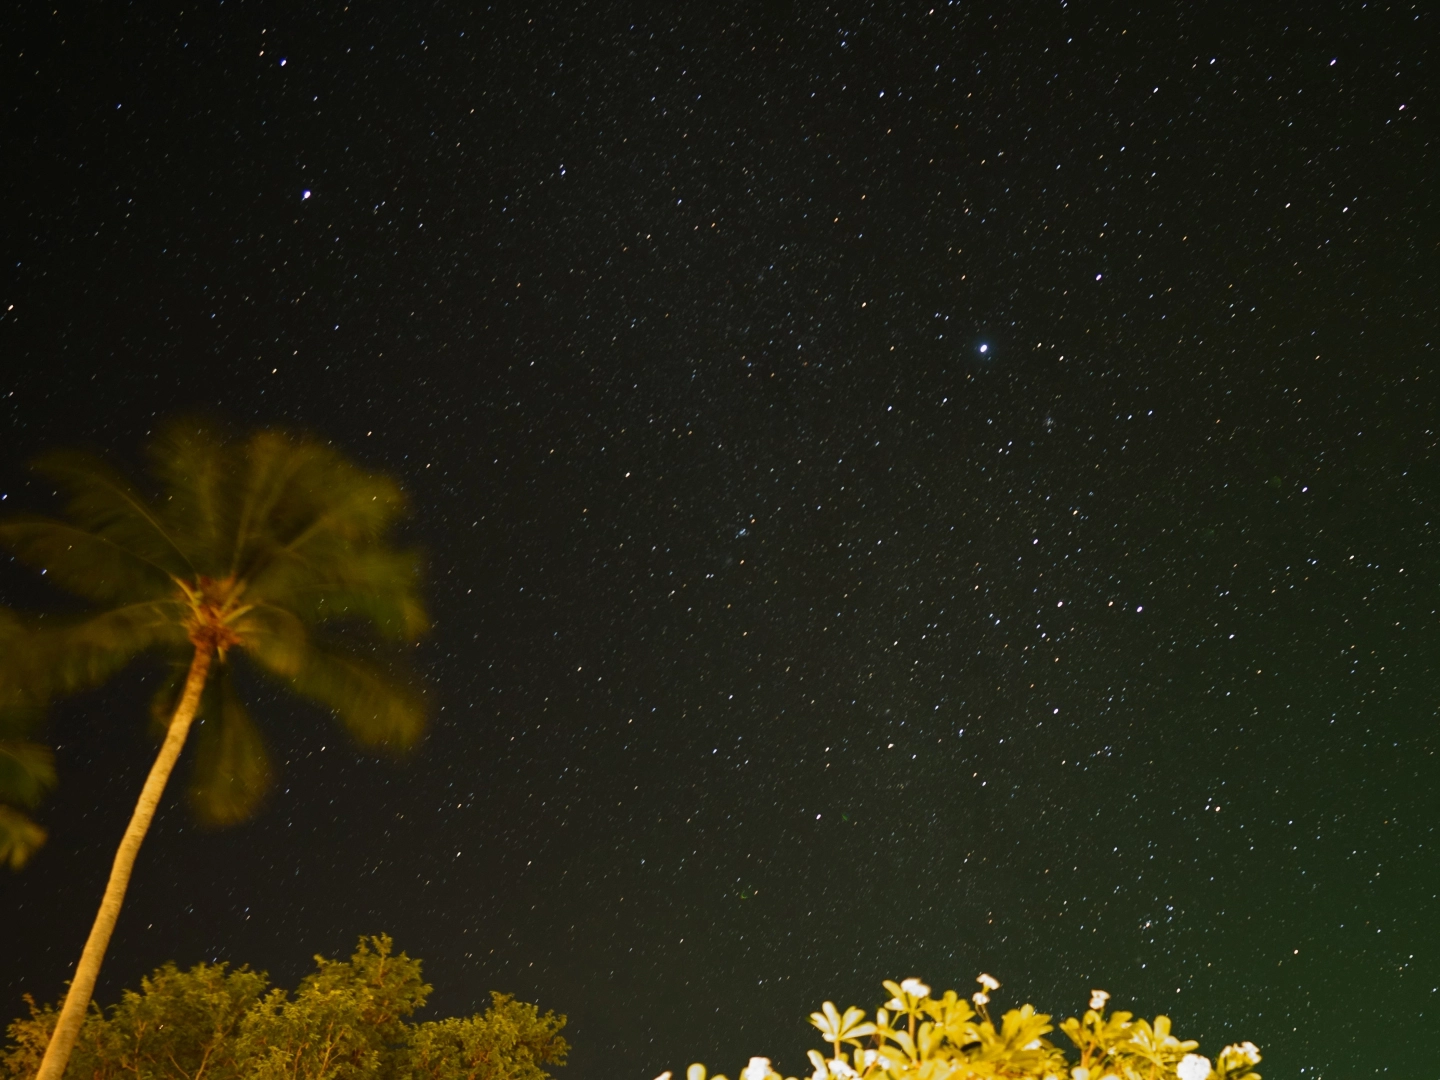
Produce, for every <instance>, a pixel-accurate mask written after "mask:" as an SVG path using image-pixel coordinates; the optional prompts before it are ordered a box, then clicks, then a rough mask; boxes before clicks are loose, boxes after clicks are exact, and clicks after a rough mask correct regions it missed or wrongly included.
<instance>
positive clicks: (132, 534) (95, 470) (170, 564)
mask: <svg viewBox="0 0 1440 1080" xmlns="http://www.w3.org/2000/svg"><path fill="white" fill-rule="evenodd" d="M35 468H36V469H38V470H39V471H40V472H41V473H43V474H44V475H46V476H48V477H50V478H51V479H52V480H54V481H55V482H56V483H58V484H59V485H60V486H61V487H62V488H64V489H65V490H66V491H67V492H68V494H69V496H70V499H69V502H68V503H67V505H66V508H65V512H66V516H67V517H68V518H69V519H70V520H71V521H73V522H74V523H75V524H76V525H78V526H79V527H80V528H82V529H84V530H86V531H87V532H92V533H94V534H95V535H97V536H101V537H104V538H105V539H107V540H109V541H111V542H112V543H114V544H115V545H116V546H118V547H122V548H125V549H126V550H127V551H130V552H133V553H134V554H135V555H137V556H139V557H140V558H142V559H144V560H145V561H146V562H150V563H154V564H155V565H156V566H159V567H162V568H163V569H164V570H165V572H166V573H168V574H170V575H171V576H173V577H193V576H194V574H195V568H194V567H193V566H191V565H190V562H189V560H188V559H186V558H185V555H184V553H183V552H182V551H181V550H180V548H179V547H178V546H177V545H176V543H175V540H174V538H173V537H171V536H170V535H169V533H168V532H166V530H165V527H164V525H163V524H162V523H161V521H160V518H159V515H158V514H157V513H156V512H155V510H154V508H153V507H151V506H150V504H149V502H148V500H146V499H145V497H144V496H143V495H141V494H140V492H139V491H137V490H136V489H135V488H134V486H133V485H131V483H130V482H129V481H128V480H126V479H125V477H124V476H122V475H121V474H120V473H118V472H116V471H115V470H114V469H112V468H111V467H110V466H109V465H107V464H105V462H103V461H101V460H100V459H99V458H97V457H95V456H93V455H91V454H86V453H82V452H80V451H77V450H58V451H54V452H52V453H49V454H46V455H44V456H43V457H41V458H39V459H38V460H37V461H36V462H35Z"/></svg>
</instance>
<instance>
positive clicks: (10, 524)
mask: <svg viewBox="0 0 1440 1080" xmlns="http://www.w3.org/2000/svg"><path fill="white" fill-rule="evenodd" d="M149 453H150V464H151V468H152V474H153V476H154V479H155V480H156V481H158V486H157V492H158V497H155V498H152V497H151V494H150V493H148V492H146V491H144V490H142V489H141V488H140V487H138V486H137V485H135V484H133V483H132V482H131V481H130V480H129V479H128V478H126V477H125V476H123V475H122V474H120V473H119V472H117V471H116V470H114V469H113V468H111V467H110V466H109V465H108V464H106V463H105V462H104V461H101V460H100V459H98V458H95V457H93V456H91V455H88V454H83V453H79V452H75V451H64V452H59V453H53V454H49V455H47V456H45V457H43V458H41V459H40V460H39V461H38V462H37V463H36V467H37V469H38V470H39V471H40V472H41V473H43V474H44V475H45V476H46V477H47V478H49V479H50V480H51V481H53V482H54V483H55V484H56V485H57V486H58V487H59V488H60V489H61V490H62V491H63V492H64V493H65V495H66V496H67V501H66V503H65V505H64V514H63V518H62V519H52V518H46V517H39V516H34V515H23V516H16V517H11V518H8V519H7V520H6V521H5V522H4V523H0V544H4V545H5V546H6V547H9V548H10V549H11V550H12V551H14V552H15V554H16V555H17V556H18V557H19V558H20V559H21V560H22V561H24V562H26V563H29V564H30V565H31V566H34V567H35V568H36V569H38V570H41V571H42V572H43V573H44V574H45V575H46V578H47V580H49V581H51V582H53V583H55V584H56V585H58V586H59V587H60V588H62V589H65V590H66V591H68V592H71V593H73V594H75V595H76V596H78V597H80V598H82V599H83V600H85V601H88V602H89V603H90V605H91V610H89V611H87V612H85V613H83V614H80V615H74V616H54V615H52V616H49V617H36V618H29V619H24V618H21V617H19V616H17V615H14V614H11V613H8V612H4V613H0V716H4V715H8V714H9V713H11V712H16V711H20V712H24V713H27V714H31V713H35V712H37V711H39V710H43V708H44V707H45V706H46V705H48V704H49V703H50V702H51V701H52V700H53V699H55V698H56V697H58V696H61V695H65V694H69V693H73V692H75V691H78V690H83V689H85V688H87V687H91V686H95V685H97V684H99V683H101V682H103V681H104V680H105V679H107V678H109V676H110V675H112V674H113V673H114V672H115V671H117V670H118V669H120V668H121V667H123V666H125V665H126V664H127V663H129V662H130V661H131V660H132V659H134V658H135V657H136V656H138V655H140V654H142V653H158V654H159V655H161V656H162V657H165V658H167V659H168V660H169V661H170V662H171V663H172V665H173V666H174V668H175V669H176V670H177V671H178V672H179V678H178V679H174V680H171V681H170V682H168V683H167V684H166V685H165V686H164V687H163V688H162V690H161V691H160V693H159V694H158V695H157V696H156V698H155V701H154V702H153V703H152V713H154V714H155V715H156V716H157V717H158V718H159V721H160V722H159V726H160V728H161V730H162V732H163V729H164V727H165V725H166V724H168V722H169V716H170V715H171V713H172V712H173V710H174V707H175V704H176V702H177V701H178V698H179V690H180V684H181V683H182V682H183V680H184V673H185V671H186V669H187V668H188V665H189V660H190V657H191V655H192V653H193V652H194V651H195V650H196V649H207V650H213V651H214V652H215V653H216V660H217V662H216V663H215V664H213V665H212V670H211V677H210V683H209V685H208V686H207V690H206V693H205V694H204V696H203V699H202V704H201V709H200V712H199V715H198V717H197V724H198V730H197V732H196V741H197V748H196V753H195V755H194V772H193V776H192V779H191V782H190V784H189V794H190V799H191V803H192V805H193V806H194V808H195V811H196V813H197V815H198V816H199V817H200V818H201V820H202V821H206V822H209V823H212V824H217V825H225V824H230V823H233V822H236V821H240V820H243V819H244V818H245V817H247V816H249V815H250V814H251V813H252V812H253V811H254V809H255V808H256V807H257V806H258V805H259V803H260V801H261V800H262V798H263V797H264V795H265V793H266V791H267V790H268V788H269V786H270V783H271V779H272V772H273V770H272V767H271V764H270V759H269V755H268V754H267V752H266V749H265V741H264V738H263V737H262V735H261V733H260V731H259V730H258V728H256V726H255V725H254V724H253V723H252V722H251V720H250V717H249V714H248V713H247V712H246V710H245V708H244V705H243V704H242V702H241V701H240V699H239V697H238V695H237V694H236V692H235V682H234V680H233V678H232V673H233V670H234V667H235V665H236V664H237V663H248V664H250V665H252V666H253V668H254V669H256V670H258V672H260V673H262V674H264V675H267V676H269V677H270V678H273V679H274V680H276V681H278V682H280V683H281V684H282V685H284V686H286V687H287V688H288V689H290V690H293V691H294V692H296V693H298V694H300V695H301V696H303V697H308V698H310V699H311V700H313V701H315V702H316V703H318V704H320V705H321V706H322V707H324V708H326V709H328V710H329V711H331V712H332V713H334V714H335V716H336V717H337V718H338V719H339V720H340V722H341V723H342V724H343V725H344V726H345V727H346V728H347V730H348V731H349V732H350V734H351V735H352V736H353V737H354V738H355V739H356V740H357V741H358V742H360V743H361V744H362V745H365V746H369V747H376V748H386V749H396V750H399V749H404V748H405V747H407V746H409V745H410V744H412V743H413V742H414V741H415V740H416V739H417V738H418V737H419V735H420V732H421V729H422V727H423V724H424V708H423V702H422V699H421V697H420V695H419V694H418V693H417V692H416V691H415V690H414V689H413V688H412V687H410V686H409V685H407V683H406V682H405V681H404V680H403V679H399V678H397V677H396V674H395V669H396V665H395V663H394V659H395V658H393V657H390V658H387V655H386V654H385V652H384V650H377V649H376V648H374V647H373V646H370V645H366V644H364V642H363V641H360V640H357V638H356V631H357V630H360V629H367V628H368V630H370V631H371V632H372V637H373V638H375V639H378V640H379V641H380V642H382V643H389V645H390V646H391V651H393V646H394V645H396V644H399V643H404V642H411V641H413V640H415V638H417V637H418V636H419V634H421V633H422V632H423V631H424V630H425V628H426V618H425V612H424V610H423V607H422V605H421V603H420V600H419V593H418V582H419V561H418V559H417V558H416V556H415V555H414V554H413V553H410V552H405V551H400V550H397V549H395V548H394V547H392V546H391V544H390V541H389V535H390V532H391V530H392V529H393V527H394V525H395V524H396V522H397V521H398V520H399V517H400V515H401V514H402V513H403V511H404V507H405V503H404V498H403V496H402V494H401V492H400V489H399V488H398V487H397V486H396V485H395V483H394V482H393V481H392V480H390V479H389V478H387V477H384V476H380V475H377V474H374V473H369V472H366V471H364V470H362V469H360V468H358V467H356V466H355V465H353V464H351V463H350V462H348V461H347V460H345V459H344V458H343V457H342V456H341V455H340V454H338V453H336V452H335V450H333V449H332V448H330V447H328V446H326V445H324V444H322V443H320V442H317V441H315V440H313V439H302V438H295V437H291V436H288V435H285V434H282V433H279V432H273V431H262V432H258V433H255V434H253V435H251V436H249V437H247V438H239V437H236V436H233V435H231V434H230V433H228V432H225V431H223V430H221V429H219V428H217V427H215V426H214V425H211V424H207V423H204V422H199V421H195V420H189V421H183V422H180V423H177V424H174V425H172V426H171V427H170V428H168V429H166V430H165V431H164V432H162V434H161V435H160V436H159V437H158V438H157V439H156V440H155V442H154V444H153V445H152V446H151V447H150V451H149ZM5 738H6V736H5V733H4V732H3V731H0V740H3V739H5ZM47 760H48V759H47ZM35 775H40V774H35ZM6 780H7V774H6V773H5V772H4V768H3V765H0V803H9V804H11V806H12V807H13V806H16V805H25V800H24V799H23V798H20V797H18V796H15V795H13V794H11V792H10V788H8V787H6V786H5V784H6ZM8 813H9V815H10V816H6V814H7V812H6V811H0V845H4V844H6V843H7V841H6V839H5V838H6V837H7V836H15V837H20V838H19V839H12V840H10V841H8V845H9V846H7V847H0V858H5V859H8V860H9V861H11V862H15V861H16V860H17V859H19V860H21V861H23V858H24V855H25V854H28V851H29V850H32V849H33V846H34V845H33V843H30V844H28V845H27V843H26V842H25V840H24V838H23V836H21V833H20V832H18V831H17V830H19V829H20V826H18V825H14V824H13V823H12V824H11V825H9V826H8V828H9V830H10V831H9V832H7V831H6V829H7V822H12V819H13V818H15V815H16V814H17V813H18V812H16V811H13V810H11V811H9V812H8ZM32 825H33V823H32ZM33 828H35V829H38V826H34V827H33ZM41 835H42V836H43V834H41ZM16 853H19V854H16Z"/></svg>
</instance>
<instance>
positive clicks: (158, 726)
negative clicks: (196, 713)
mask: <svg viewBox="0 0 1440 1080" xmlns="http://www.w3.org/2000/svg"><path fill="white" fill-rule="evenodd" d="M191 659H193V657H187V656H185V654H183V653H178V654H176V656H175V657H174V659H173V660H171V662H170V663H169V664H168V665H167V666H166V670H165V675H164V676H163V677H162V678H161V680H160V685H159V686H158V687H156V688H155V693H153V694H151V695H150V737H151V738H152V739H154V740H155V741H156V742H159V741H160V740H161V739H163V738H165V733H166V732H167V731H169V730H170V721H171V720H173V719H174V717H175V707H176V706H177V705H179V704H180V694H181V693H182V692H183V691H184V689H185V677H186V676H187V675H188V674H189V673H190V661H191ZM202 705H203V699H202Z"/></svg>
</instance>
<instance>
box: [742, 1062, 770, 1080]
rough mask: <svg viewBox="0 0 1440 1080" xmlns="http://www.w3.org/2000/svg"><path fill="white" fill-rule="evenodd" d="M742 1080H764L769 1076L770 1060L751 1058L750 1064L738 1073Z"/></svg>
mask: <svg viewBox="0 0 1440 1080" xmlns="http://www.w3.org/2000/svg"><path fill="white" fill-rule="evenodd" d="M740 1075H741V1077H743V1078H744V1080H765V1078H766V1077H767V1076H769V1075H770V1059H769V1058H767V1057H752V1058H751V1059H750V1064H749V1065H746V1066H745V1068H744V1069H743V1070H741V1072H740Z"/></svg>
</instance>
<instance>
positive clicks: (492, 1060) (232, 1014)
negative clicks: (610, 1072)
mask: <svg viewBox="0 0 1440 1080" xmlns="http://www.w3.org/2000/svg"><path fill="white" fill-rule="evenodd" d="M315 962H316V970H315V972H314V973H312V974H311V975H309V976H307V977H306V978H305V980H304V981H303V982H302V983H301V984H300V986H299V988H298V989H297V990H296V991H295V992H294V994H293V995H292V994H289V993H287V992H286V991H284V990H282V989H278V988H271V987H270V986H269V980H268V979H267V978H266V977H265V976H264V975H263V974H261V973H259V972H254V971H251V970H250V969H249V968H245V967H242V968H238V969H235V970H230V969H229V968H228V967H227V966H226V965H224V964H197V965H196V966H195V967H193V968H191V969H190V970H189V971H180V970H178V969H176V967H175V966H174V965H173V964H167V965H166V966H165V967H162V968H160V969H159V970H158V971H156V972H155V973H154V974H153V975H151V976H149V977H148V978H146V979H144V980H142V981H141V984H140V989H139V990H138V991H133V990H127V991H126V992H125V994H124V996H123V997H122V998H121V1000H120V1002H119V1003H118V1004H117V1005H115V1006H113V1007H112V1008H111V1009H109V1010H108V1011H101V1010H99V1009H94V1010H92V1011H91V1013H90V1015H89V1017H87V1019H86V1021H85V1027H84V1028H83V1030H82V1031H81V1034H80V1039H79V1041H78V1042H77V1043H76V1046H75V1051H74V1053H73V1054H72V1055H71V1058H70V1063H69V1066H68V1067H67V1069H66V1072H65V1077H66V1080H133V1078H139V1077H143V1078H144V1080H201V1078H202V1077H204V1078H205V1080H242V1078H243V1080H381V1078H384V1080H545V1078H546V1077H548V1075H549V1074H548V1073H546V1072H545V1071H544V1069H543V1068H542V1067H541V1066H543V1065H562V1064H564V1061H565V1054H566V1051H567V1050H568V1046H567V1044H566V1042H565V1040H564V1039H563V1038H562V1037H561V1036H560V1029H561V1028H563V1027H564V1026H565V1018H564V1017H563V1016H556V1015H555V1014H554V1013H550V1012H547V1013H544V1014H541V1013H540V1011H539V1010H538V1009H537V1008H536V1007H535V1006H534V1005H529V1004H526V1003H525V1002H521V1001H516V1000H515V999H514V998H512V997H510V996H508V995H506V994H499V993H496V994H492V995H491V998H492V1003H491V1007H490V1009H489V1010H488V1011H486V1012H485V1013H482V1014H478V1015H475V1016H471V1017H468V1018H465V1019H459V1018H452V1019H447V1020H439V1021H429V1022H426V1023H421V1024H414V1023H411V1022H410V1021H409V1018H410V1016H411V1015H412V1014H413V1013H414V1012H415V1011H416V1010H417V1009H419V1008H421V1007H422V1006H423V1005H424V1004H425V1000H426V998H427V996H428V995H429V993H430V987H429V986H428V985H427V984H426V983H425V982H424V981H423V980H422V979H421V975H420V962H419V961H418V960H412V959H411V958H410V957H408V956H406V955H405V954H404V953H403V952H402V953H398V954H397V953H395V951H394V948H393V944H392V942H391V940H390V938H389V937H387V936H385V935H383V934H382V935H380V936H378V937H373V938H361V939H360V944H359V946H358V948H357V949H356V951H355V953H354V955H353V956H351V958H350V959H349V961H340V960H327V959H325V958H324V957H320V956H317V957H316V958H315ZM28 1000H29V999H27V1001H28ZM56 1015H57V1014H56V1011H55V1009H53V1008H51V1007H48V1006H47V1007H44V1008H41V1007H38V1006H36V1005H35V1003H34V1002H33V1001H30V1016H29V1017H28V1018H25V1019H20V1020H16V1021H14V1022H13V1023H12V1024H11V1025H10V1029H9V1033H10V1044H9V1045H8V1046H7V1047H6V1048H5V1050H4V1051H3V1053H0V1078H3V1080H31V1078H32V1077H33V1076H34V1075H35V1072H36V1070H37V1069H38V1068H39V1066H40V1059H41V1057H42V1056H43V1054H44V1052H45V1046H46V1044H47V1043H48V1042H49V1039H50V1032H51V1031H52V1030H53V1029H54V1026H55V1019H56Z"/></svg>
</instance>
